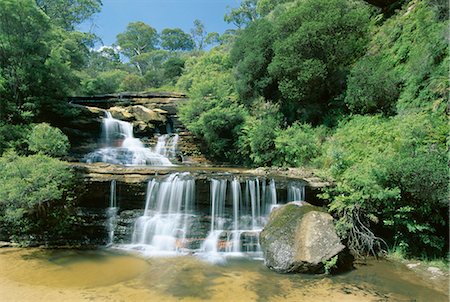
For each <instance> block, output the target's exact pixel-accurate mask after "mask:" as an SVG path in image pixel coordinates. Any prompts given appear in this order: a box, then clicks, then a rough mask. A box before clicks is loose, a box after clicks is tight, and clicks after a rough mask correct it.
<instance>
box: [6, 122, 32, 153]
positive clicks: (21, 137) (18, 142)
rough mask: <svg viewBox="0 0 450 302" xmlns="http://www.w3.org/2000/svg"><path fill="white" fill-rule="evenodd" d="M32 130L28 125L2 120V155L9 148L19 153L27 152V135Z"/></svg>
mask: <svg viewBox="0 0 450 302" xmlns="http://www.w3.org/2000/svg"><path fill="white" fill-rule="evenodd" d="M29 132H30V129H29V126H27V125H11V124H4V123H1V122H0V156H1V155H2V154H3V153H4V152H5V151H6V150H8V149H12V150H15V151H16V152H18V153H22V154H23V153H26V150H27V136H28V133H29Z"/></svg>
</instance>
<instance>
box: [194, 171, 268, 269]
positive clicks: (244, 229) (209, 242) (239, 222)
mask: <svg viewBox="0 0 450 302" xmlns="http://www.w3.org/2000/svg"><path fill="white" fill-rule="evenodd" d="M228 183H229V185H228ZM227 189H229V190H227ZM276 195H277V192H276V186H275V182H274V181H273V180H271V181H270V182H269V184H267V183H266V180H265V179H262V180H260V179H258V178H255V179H247V180H246V181H245V182H240V181H239V179H238V178H233V179H232V180H226V179H220V180H217V179H211V182H210V199H211V200H210V204H211V212H210V213H211V225H210V231H209V233H208V236H207V238H206V240H205V241H204V242H203V245H202V246H201V248H200V250H201V253H204V254H205V257H206V258H207V259H208V260H211V261H218V260H219V261H220V258H219V255H222V256H232V255H242V254H248V255H254V256H259V255H260V254H261V250H260V247H259V233H260V232H261V230H262V228H263V227H264V225H265V224H266V222H267V219H268V216H269V214H270V211H271V208H272V206H273V204H276V203H277V199H276Z"/></svg>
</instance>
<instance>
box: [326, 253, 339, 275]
mask: <svg viewBox="0 0 450 302" xmlns="http://www.w3.org/2000/svg"><path fill="white" fill-rule="evenodd" d="M337 260H338V255H336V256H334V257H332V258H330V259H328V260H324V261H322V263H323V266H324V269H325V274H327V275H329V274H331V271H332V270H333V269H334V268H335V267H336V264H337Z"/></svg>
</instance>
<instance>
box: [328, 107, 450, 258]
mask: <svg viewBox="0 0 450 302" xmlns="http://www.w3.org/2000/svg"><path fill="white" fill-rule="evenodd" d="M447 132H448V126H447V125H446V123H445V119H444V118H441V117H440V116H436V115H428V114H424V113H420V114H410V115H405V116H397V117H394V118H390V119H383V118H381V117H379V116H375V117H368V116H356V117H354V118H353V119H351V120H349V121H348V122H347V123H345V124H343V125H341V126H340V127H339V128H338V129H337V131H336V133H335V134H334V135H333V137H332V138H331V139H330V140H329V142H328V143H327V146H326V152H325V153H326V155H325V161H324V163H325V165H326V166H327V167H328V168H329V170H330V172H331V174H332V176H333V177H334V178H335V181H336V186H335V187H333V188H331V189H329V190H328V192H327V193H326V194H324V197H325V198H331V200H332V202H331V204H330V210H331V211H333V212H335V213H336V214H338V216H339V217H340V219H339V223H338V228H339V231H340V232H341V234H342V235H343V236H344V237H345V236H352V234H353V233H352V230H353V231H354V227H355V226H357V227H358V226H360V225H359V224H363V225H365V226H366V227H369V226H370V227H371V228H372V229H373V230H375V231H377V234H381V235H384V237H386V238H393V242H390V243H391V244H394V245H398V244H401V245H403V246H405V247H408V252H410V253H417V252H418V251H421V252H422V253H423V254H428V255H439V254H440V253H441V252H442V250H443V247H444V245H445V244H448V243H446V242H445V241H443V240H442V238H441V236H442V232H443V231H444V232H448V225H447V218H446V216H447V210H446V208H447V202H446V200H448V193H447V186H448V169H447V168H446V158H445V157H446V156H445V155H444V154H445V152H446V151H445V150H446V146H445V138H446V133H447ZM419 171H420V172H419ZM422 173H423V174H422ZM419 192H420V193H419ZM444 201H445V202H444ZM446 228H447V229H446ZM446 230H447V231H446ZM411 233H414V234H415V235H414V236H410V234H411ZM389 234H390V235H389ZM348 239H349V240H355V238H348ZM359 243H361V242H359ZM359 247H360V248H361V247H362V246H359Z"/></svg>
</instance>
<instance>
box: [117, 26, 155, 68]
mask: <svg viewBox="0 0 450 302" xmlns="http://www.w3.org/2000/svg"><path fill="white" fill-rule="evenodd" d="M158 42H159V36H158V33H157V32H156V29H154V28H153V27H151V26H149V25H147V24H145V23H144V22H141V21H139V22H131V23H129V24H128V26H127V28H126V30H125V32H123V33H120V34H118V35H117V44H118V45H119V46H120V51H121V52H122V54H123V55H124V56H126V57H128V58H129V59H132V58H134V57H136V56H140V55H142V54H144V53H148V52H151V51H153V50H155V49H156V46H157V44H158ZM134 64H135V66H136V68H137V69H138V71H139V72H140V73H141V74H143V72H144V71H143V67H142V65H141V64H140V62H139V61H134Z"/></svg>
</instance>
